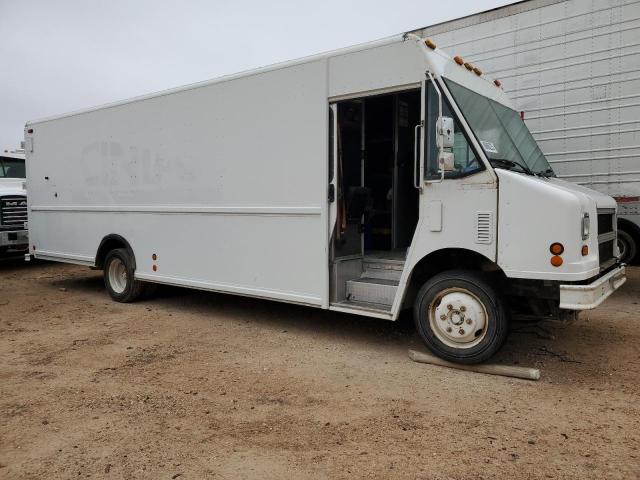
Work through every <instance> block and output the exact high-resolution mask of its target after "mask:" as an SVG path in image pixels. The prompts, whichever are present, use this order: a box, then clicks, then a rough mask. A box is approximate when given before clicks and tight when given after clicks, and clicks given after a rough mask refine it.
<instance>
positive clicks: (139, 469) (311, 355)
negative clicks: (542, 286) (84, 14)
mask: <svg viewBox="0 0 640 480" xmlns="http://www.w3.org/2000/svg"><path fill="white" fill-rule="evenodd" d="M0 287H1V290H0V292H1V293H0V359H1V360H0V397H1V398H0V478H39V479H40V478H47V479H50V478H84V477H92V478H154V479H162V478H166V479H177V478H179V479H180V480H182V479H193V478H221V479H222V478H228V479H236V478H261V479H264V478H360V477H372V478H422V479H485V478H486V479H490V478H491V479H492V478H509V479H514V478H519V479H520V478H580V479H585V478H598V479H601V478H608V479H615V478H625V479H628V478H640V451H639V447H640V373H639V372H640V350H639V349H638V344H639V342H640V318H639V316H640V315H639V310H638V309H639V306H638V304H639V303H640V269H639V268H634V269H630V270H629V282H628V283H627V285H625V286H624V287H623V289H622V290H621V291H620V292H618V293H616V294H615V295H614V296H613V297H612V298H611V299H609V301H608V302H606V303H605V304H604V306H602V307H600V308H598V309H597V310H595V311H593V312H590V313H588V314H586V315H583V316H582V317H581V318H580V320H579V321H578V322H575V323H571V324H568V325H565V324H558V323H545V324H542V325H541V328H537V327H530V326H524V327H523V326H518V327H517V328H518V330H516V331H514V332H512V333H511V335H510V337H509V340H508V343H507V345H506V347H505V348H504V349H503V350H502V351H501V352H500V354H499V355H498V357H497V360H498V361H500V362H504V363H514V362H516V363H519V364H520V365H527V366H536V367H539V368H541V369H542V379H541V381H539V382H530V381H525V380H515V379H508V378H503V377H496V376H489V375H482V374H477V373H468V372H462V371H451V370H449V369H445V368H441V367H435V366H428V365H422V364H417V363H413V362H411V361H410V360H409V359H408V357H407V349H408V348H411V347H413V348H416V347H419V346H420V340H419V339H418V337H417V335H416V334H415V333H414V332H413V329H412V326H411V321H410V319H407V318H405V319H403V320H402V321H400V322H397V323H392V322H385V321H377V320H371V319H367V318H360V317H355V316H349V315H346V314H344V315H343V314H336V313H329V312H324V311H319V310H314V309H309V308H305V307H298V306H292V305H286V304H279V303H272V302H267V301H258V300H251V299H245V298H241V297H233V296H225V295H218V294H210V293H205V292H197V291H191V290H184V289H178V288H171V289H170V288H165V289H161V290H160V291H159V293H158V294H157V296H156V297H155V298H153V299H149V300H145V301H142V302H140V303H136V304H129V305H123V304H117V303H114V302H112V301H111V300H110V299H109V298H108V296H107V294H106V292H105V290H104V288H103V284H102V277H101V272H95V271H91V270H89V269H85V268H81V267H75V266H68V265H58V264H49V263H33V264H24V263H23V262H21V261H3V262H0Z"/></svg>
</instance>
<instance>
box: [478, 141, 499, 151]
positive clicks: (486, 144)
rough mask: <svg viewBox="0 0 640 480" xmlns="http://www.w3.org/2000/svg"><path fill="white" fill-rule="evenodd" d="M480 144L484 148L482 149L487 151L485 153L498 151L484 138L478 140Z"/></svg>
mask: <svg viewBox="0 0 640 480" xmlns="http://www.w3.org/2000/svg"><path fill="white" fill-rule="evenodd" d="M480 145H482V148H484V151H485V152H487V153H498V149H497V148H496V146H495V145H494V144H493V143H491V142H487V141H485V140H480Z"/></svg>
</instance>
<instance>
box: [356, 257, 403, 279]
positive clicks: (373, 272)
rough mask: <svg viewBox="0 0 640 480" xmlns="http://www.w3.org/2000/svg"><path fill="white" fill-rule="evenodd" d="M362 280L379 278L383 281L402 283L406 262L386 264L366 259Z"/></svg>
mask: <svg viewBox="0 0 640 480" xmlns="http://www.w3.org/2000/svg"><path fill="white" fill-rule="evenodd" d="M362 268H363V274H362V278H378V279H381V280H394V281H396V282H399V281H400V277H401V276H402V269H403V268H404V262H401V263H395V262H394V263H386V262H380V261H370V260H367V259H365V260H364V261H363V264H362Z"/></svg>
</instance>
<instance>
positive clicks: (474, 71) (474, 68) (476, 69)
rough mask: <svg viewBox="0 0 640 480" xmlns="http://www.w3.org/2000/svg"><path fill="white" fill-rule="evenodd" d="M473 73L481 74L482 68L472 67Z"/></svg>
mask: <svg viewBox="0 0 640 480" xmlns="http://www.w3.org/2000/svg"><path fill="white" fill-rule="evenodd" d="M473 73H475V74H476V75H478V76H479V77H480V76H482V70H480V69H479V68H478V67H473Z"/></svg>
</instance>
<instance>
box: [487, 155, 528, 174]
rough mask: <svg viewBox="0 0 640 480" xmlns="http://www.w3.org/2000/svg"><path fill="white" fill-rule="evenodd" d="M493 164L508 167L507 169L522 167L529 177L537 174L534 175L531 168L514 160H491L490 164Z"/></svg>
mask: <svg viewBox="0 0 640 480" xmlns="http://www.w3.org/2000/svg"><path fill="white" fill-rule="evenodd" d="M493 162H496V163H500V164H502V165H503V166H505V165H506V166H507V167H511V168H513V167H520V168H521V169H522V170H523V171H524V173H526V174H527V175H531V176H532V177H533V176H535V173H533V172H532V171H531V169H530V168H529V167H527V166H526V165H524V164H522V163H520V162H516V161H514V160H507V159H506V158H490V159H489V163H491V165H493Z"/></svg>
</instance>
